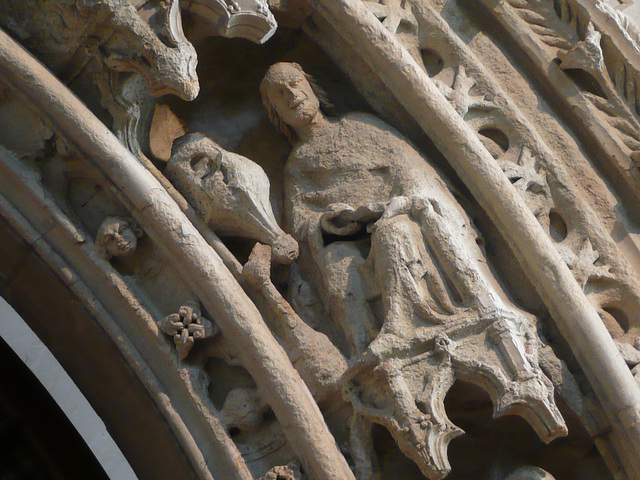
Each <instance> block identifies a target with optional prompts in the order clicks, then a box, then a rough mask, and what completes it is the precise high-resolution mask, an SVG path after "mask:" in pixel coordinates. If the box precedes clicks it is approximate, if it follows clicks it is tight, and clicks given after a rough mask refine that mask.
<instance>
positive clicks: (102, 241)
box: [96, 217, 142, 260]
mask: <svg viewBox="0 0 640 480" xmlns="http://www.w3.org/2000/svg"><path fill="white" fill-rule="evenodd" d="M140 237H142V229H141V228H140V227H139V226H138V225H137V224H136V223H135V222H134V221H132V220H126V219H124V218H121V217H107V218H105V219H104V221H103V222H102V224H101V225H100V228H99V229H98V235H97V236H96V250H97V251H98V253H99V254H100V256H101V257H102V258H104V259H105V260H111V258H113V257H128V256H130V255H133V254H134V253H135V251H136V247H137V246H138V238H140Z"/></svg>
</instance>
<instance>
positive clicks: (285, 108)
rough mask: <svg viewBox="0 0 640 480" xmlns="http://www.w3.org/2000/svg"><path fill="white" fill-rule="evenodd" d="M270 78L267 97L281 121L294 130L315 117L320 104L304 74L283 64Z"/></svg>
mask: <svg viewBox="0 0 640 480" xmlns="http://www.w3.org/2000/svg"><path fill="white" fill-rule="evenodd" d="M270 78H271V83H270V85H269V86H268V88H267V97H268V98H269V102H270V103H271V105H272V106H273V107H274V108H275V109H276V111H277V112H278V114H279V115H280V117H281V118H282V120H283V121H284V122H285V123H286V124H287V125H290V126H291V127H293V128H294V129H295V128H298V127H303V126H305V125H308V124H309V123H310V122H311V121H312V120H313V119H314V117H315V116H316V115H317V113H318V110H319V108H320V102H319V101H318V97H316V95H315V93H313V90H312V89H311V85H309V82H308V81H307V79H306V78H305V77H304V74H303V73H302V72H301V71H300V70H298V69H297V68H296V67H294V66H292V65H290V64H286V63H283V64H279V66H278V69H277V71H275V72H272V73H271V75H270Z"/></svg>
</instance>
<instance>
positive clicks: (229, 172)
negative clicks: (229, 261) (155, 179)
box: [165, 134, 298, 264]
mask: <svg viewBox="0 0 640 480" xmlns="http://www.w3.org/2000/svg"><path fill="white" fill-rule="evenodd" d="M165 174H166V175H167V177H168V178H169V180H170V181H171V182H172V183H173V185H174V186H175V187H176V189H177V190H178V191H180V193H182V194H183V195H184V196H185V198H186V199H187V200H188V201H189V202H190V203H191V205H192V206H193V208H194V209H195V210H196V211H197V212H198V213H199V214H200V215H201V216H202V217H203V218H204V220H205V222H206V223H208V224H209V225H210V226H211V228H213V230H214V231H215V232H216V233H217V234H219V235H221V236H225V235H233V236H238V237H245V238H250V239H253V240H257V241H259V242H262V243H265V244H268V245H270V246H271V248H272V258H273V259H274V261H276V262H277V263H284V264H288V263H291V262H292V261H294V260H295V259H296V258H297V256H298V244H297V243H296V241H295V240H294V239H293V238H292V237H291V236H290V235H288V234H286V233H285V232H284V231H283V230H282V229H281V228H280V227H279V226H278V223H277V222H276V219H275V217H274V215H273V210H272V209H271V204H270V203H269V179H268V178H267V175H266V174H265V173H264V171H263V170H262V168H260V166H258V165H257V164H256V163H254V162H252V161H251V160H249V159H247V158H245V157H242V156H240V155H237V154H235V153H232V152H227V151H225V150H223V149H222V148H220V147H219V146H217V145H216V144H215V143H213V142H212V141H211V140H209V139H208V138H206V137H203V136H202V135H198V134H189V135H185V136H184V137H181V138H179V139H178V140H176V141H175V142H174V145H173V152H172V155H171V158H170V159H169V162H168V164H167V168H166V170H165Z"/></svg>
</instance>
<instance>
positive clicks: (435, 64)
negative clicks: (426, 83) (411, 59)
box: [420, 48, 444, 77]
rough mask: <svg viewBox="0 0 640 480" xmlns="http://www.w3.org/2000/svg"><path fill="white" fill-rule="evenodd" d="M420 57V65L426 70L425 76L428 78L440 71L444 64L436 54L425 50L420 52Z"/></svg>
mask: <svg viewBox="0 0 640 480" xmlns="http://www.w3.org/2000/svg"><path fill="white" fill-rule="evenodd" d="M420 55H421V56H422V63H423V64H424V68H425V69H426V70H427V74H428V75H429V76H430V77H435V76H436V75H438V74H439V73H440V72H441V71H442V68H443V67H444V62H443V60H442V57H441V56H440V55H438V54H437V53H436V52H434V51H433V50H429V49H427V48H425V49H423V50H420Z"/></svg>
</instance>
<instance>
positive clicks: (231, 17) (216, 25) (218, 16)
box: [182, 0, 277, 43]
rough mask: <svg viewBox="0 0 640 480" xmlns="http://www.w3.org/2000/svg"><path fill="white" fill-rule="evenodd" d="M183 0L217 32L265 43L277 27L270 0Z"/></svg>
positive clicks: (188, 7)
mask: <svg viewBox="0 0 640 480" xmlns="http://www.w3.org/2000/svg"><path fill="white" fill-rule="evenodd" d="M182 3H183V4H184V8H186V9H187V10H188V11H189V12H191V13H193V14H195V15H198V16H200V17H202V18H204V19H205V20H206V21H207V22H208V23H209V25H210V27H212V28H213V29H215V32H216V34H217V35H222V36H224V37H229V38H234V37H240V38H246V39H247V40H251V41H253V42H256V43H264V42H266V41H267V40H269V38H271V36H272V35H273V34H274V33H275V31H276V27H277V23H276V21H275V19H274V18H273V15H272V14H271V12H270V11H269V7H268V6H267V0H237V1H235V0H195V1H193V0H191V1H189V0H186V1H183V2H182Z"/></svg>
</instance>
